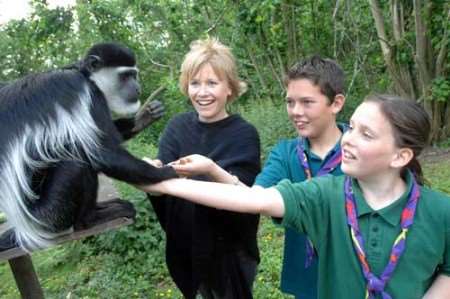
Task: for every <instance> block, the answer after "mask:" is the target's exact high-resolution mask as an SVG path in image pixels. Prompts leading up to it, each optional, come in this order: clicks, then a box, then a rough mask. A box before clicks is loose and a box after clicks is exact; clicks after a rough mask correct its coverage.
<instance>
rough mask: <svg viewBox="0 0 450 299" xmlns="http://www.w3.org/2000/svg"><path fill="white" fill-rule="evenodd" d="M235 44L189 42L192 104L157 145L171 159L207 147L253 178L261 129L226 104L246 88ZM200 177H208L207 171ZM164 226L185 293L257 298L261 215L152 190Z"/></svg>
mask: <svg viewBox="0 0 450 299" xmlns="http://www.w3.org/2000/svg"><path fill="white" fill-rule="evenodd" d="M244 87H245V86H244V84H243V83H242V82H241V81H240V80H239V78H238V75H237V68H236V63H235V59H234V57H233V55H232V53H231V51H230V49H229V48H228V47H226V46H224V45H223V44H221V43H220V42H219V41H217V40H215V39H206V40H198V41H196V42H194V43H193V44H192V45H191V50H190V51H189V53H187V54H186V56H185V58H184V61H183V64H182V66H181V75H180V88H181V90H182V92H183V93H184V94H185V95H187V96H188V97H189V99H190V102H191V103H192V106H193V107H194V109H195V111H192V112H187V113H182V114H180V115H177V116H175V117H174V118H173V119H172V120H171V121H170V122H169V124H168V125H167V127H166V129H165V131H164V133H163V136H162V138H161V141H160V144H159V153H158V159H159V160H157V161H152V163H153V164H156V165H158V164H159V165H160V164H162V163H164V164H166V163H169V162H172V161H175V160H178V159H179V158H181V157H183V156H186V155H190V154H202V155H205V156H207V157H209V158H210V159H212V160H214V161H215V162H216V163H217V164H218V165H220V166H221V167H223V169H225V170H226V171H228V172H232V173H233V174H234V175H235V177H234V178H235V180H236V181H237V180H240V181H242V182H244V183H245V184H248V185H251V184H252V183H253V181H254V179H255V177H256V175H257V174H258V172H259V170H260V161H259V156H260V150H259V136H258V133H257V131H256V129H255V128H254V127H253V126H252V125H250V124H249V123H248V122H246V121H245V120H244V119H242V118H241V117H240V116H239V115H230V114H229V113H228V112H227V109H226V107H227V104H229V103H230V102H231V101H233V100H234V99H236V98H237V97H238V95H239V94H241V93H242V92H243V91H244V90H243V88H244ZM193 178H194V179H197V180H211V179H213V178H211V177H207V176H204V175H196V176H193ZM234 178H233V179H234ZM150 200H151V203H152V205H153V208H154V210H155V212H156V214H157V216H158V219H159V221H160V223H161V226H162V228H163V229H164V231H165V232H166V262H167V267H168V269H169V272H170V274H171V276H172V278H173V280H174V282H175V283H176V285H177V286H178V288H179V289H180V291H181V292H182V293H183V295H184V297H185V298H188V299H190V298H196V295H197V293H198V292H199V293H200V294H201V295H202V297H203V298H205V299H209V298H211V299H212V298H224V299H225V298H226V299H232V298H242V299H246V298H252V283H253V280H254V278H255V275H256V266H257V264H258V262H259V252H258V247H257V238H256V233H257V228H258V220H259V218H258V215H251V214H242V213H232V212H228V211H223V210H217V209H213V208H209V207H206V206H202V205H198V204H195V203H192V202H188V201H185V200H182V199H179V198H177V197H176V195H175V196H169V195H166V196H164V197H163V198H159V197H156V196H150Z"/></svg>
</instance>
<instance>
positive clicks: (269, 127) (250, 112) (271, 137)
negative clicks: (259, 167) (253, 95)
mask: <svg viewBox="0 0 450 299" xmlns="http://www.w3.org/2000/svg"><path fill="white" fill-rule="evenodd" d="M232 110H236V112H237V113H239V114H240V115H241V116H242V117H244V118H245V119H246V120H248V121H249V122H250V123H252V124H253V125H254V126H255V127H256V128H257V130H258V133H259V136H260V139H261V161H263V162H264V160H265V159H266V158H267V155H268V153H269V151H270V150H271V148H272V147H273V146H274V145H275V144H276V143H277V142H278V141H279V140H280V139H282V138H293V137H295V136H296V132H295V129H294V128H293V126H292V124H291V122H290V121H289V119H288V117H287V113H286V107H285V105H284V100H283V98H281V97H280V99H279V104H275V103H273V102H271V101H264V100H261V101H260V102H256V103H250V102H248V103H247V104H246V105H245V106H244V105H239V106H237V107H236V108H234V107H233V109H232Z"/></svg>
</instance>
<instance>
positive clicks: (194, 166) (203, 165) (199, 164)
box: [169, 155, 216, 177]
mask: <svg viewBox="0 0 450 299" xmlns="http://www.w3.org/2000/svg"><path fill="white" fill-rule="evenodd" d="M169 165H170V166H172V167H173V169H175V171H176V172H177V173H178V175H180V176H183V177H191V176H195V175H209V176H210V175H211V174H212V172H213V170H214V168H215V167H216V163H214V161H213V160H211V159H209V158H208V157H205V156H202V155H190V156H186V157H183V158H180V159H178V160H176V161H173V162H170V163H169Z"/></svg>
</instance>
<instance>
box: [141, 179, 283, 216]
mask: <svg viewBox="0 0 450 299" xmlns="http://www.w3.org/2000/svg"><path fill="white" fill-rule="evenodd" d="M137 187H138V188H139V189H141V190H142V191H145V192H148V193H152V192H156V193H164V194H169V195H172V196H176V197H180V198H185V199H187V200H189V201H192V202H195V203H198V204H201V205H205V206H209V207H213V208H217V209H222V210H228V211H234V212H242V213H253V214H264V215H267V216H272V217H283V215H284V202H283V198H282V197H281V194H280V193H279V192H278V191H277V190H276V189H275V188H268V189H264V188H261V187H252V188H250V187H247V186H242V185H239V186H236V185H229V184H222V183H212V182H202V181H196V180H190V179H171V180H166V181H163V182H160V183H158V184H153V185H145V186H137Z"/></svg>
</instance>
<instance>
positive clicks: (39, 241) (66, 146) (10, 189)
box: [0, 85, 102, 251]
mask: <svg viewBox="0 0 450 299" xmlns="http://www.w3.org/2000/svg"><path fill="white" fill-rule="evenodd" d="M91 105H92V98H91V93H90V92H89V89H88V86H87V85H85V88H84V90H83V92H81V93H80V94H79V99H78V101H76V104H75V106H74V107H73V108H72V109H71V110H70V111H69V110H67V109H64V108H63V107H62V106H60V105H57V106H56V118H54V119H50V118H49V119H48V122H47V121H45V122H44V121H42V122H40V123H39V124H37V125H35V126H34V127H31V126H30V125H28V124H27V125H26V126H25V129H24V132H23V134H18V136H17V137H16V138H15V139H14V140H13V141H12V142H10V144H9V145H8V146H7V153H5V155H3V160H2V161H0V163H1V164H0V165H1V169H0V210H1V211H3V212H5V214H6V215H7V220H8V222H9V223H10V224H11V226H12V227H13V228H14V230H15V233H16V238H17V241H18V243H19V245H20V246H21V247H22V248H23V249H24V250H27V251H29V250H33V249H36V248H44V247H48V246H49V245H51V244H53V243H54V238H55V237H57V236H58V235H61V234H67V233H70V232H71V231H72V228H71V229H69V230H68V231H65V232H61V233H58V234H56V233H50V232H49V231H48V230H46V229H45V224H44V223H42V221H40V220H39V219H36V218H35V217H34V216H33V215H32V214H31V213H30V211H29V210H28V209H27V205H26V200H31V201H38V200H39V196H38V195H37V194H35V193H34V192H33V191H32V189H31V175H30V174H32V173H33V172H35V171H36V170H38V169H40V168H45V167H47V166H48V165H49V164H50V163H55V162H59V161H62V160H78V161H83V160H84V159H86V157H87V158H88V159H89V162H90V163H92V164H93V165H95V164H96V161H99V159H100V155H99V152H100V148H99V137H100V135H101V134H102V132H101V131H100V129H99V128H98V127H97V125H96V124H95V121H94V119H93V118H92V115H91V113H90V109H91ZM45 123H47V125H46V124H45ZM80 148H81V152H80V151H79V150H78V149H80ZM30 152H36V153H37V154H38V158H37V159H35V158H33V157H31V156H30ZM83 157H84V158H83Z"/></svg>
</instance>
